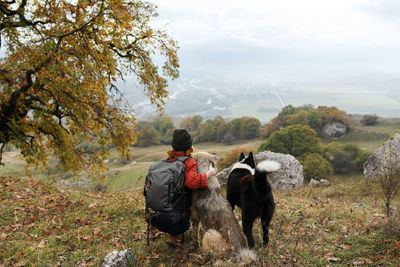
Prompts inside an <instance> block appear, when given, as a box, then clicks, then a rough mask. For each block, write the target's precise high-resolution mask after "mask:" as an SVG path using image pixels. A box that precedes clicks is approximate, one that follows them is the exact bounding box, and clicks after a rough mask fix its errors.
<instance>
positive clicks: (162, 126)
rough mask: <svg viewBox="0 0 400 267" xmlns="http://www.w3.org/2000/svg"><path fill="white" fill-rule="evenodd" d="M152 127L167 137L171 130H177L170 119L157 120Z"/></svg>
mask: <svg viewBox="0 0 400 267" xmlns="http://www.w3.org/2000/svg"><path fill="white" fill-rule="evenodd" d="M152 125H153V127H154V129H156V130H157V132H159V133H160V134H161V135H162V136H165V134H166V133H167V131H168V130H169V129H174V128H175V127H174V122H173V121H172V119H171V118H170V117H161V118H157V119H155V120H154V121H153V123H152Z"/></svg>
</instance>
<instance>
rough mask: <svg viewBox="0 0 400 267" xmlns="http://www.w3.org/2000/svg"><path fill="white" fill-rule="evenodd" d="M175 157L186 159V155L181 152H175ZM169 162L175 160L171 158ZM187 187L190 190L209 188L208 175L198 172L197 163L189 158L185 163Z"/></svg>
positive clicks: (173, 154)
mask: <svg viewBox="0 0 400 267" xmlns="http://www.w3.org/2000/svg"><path fill="white" fill-rule="evenodd" d="M172 156H174V157H184V153H183V152H181V151H178V152H173V153H172ZM169 160H173V158H170V159H169ZM185 167H186V172H185V187H186V188H188V189H190V190H195V189H199V188H200V189H205V188H207V175H206V174H205V173H198V172H197V162H196V160H195V159H193V158H188V159H187V160H186V161H185Z"/></svg>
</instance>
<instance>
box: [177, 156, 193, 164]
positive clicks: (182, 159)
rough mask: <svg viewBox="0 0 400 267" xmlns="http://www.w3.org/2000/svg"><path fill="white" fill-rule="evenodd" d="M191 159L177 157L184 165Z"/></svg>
mask: <svg viewBox="0 0 400 267" xmlns="http://www.w3.org/2000/svg"><path fill="white" fill-rule="evenodd" d="M188 158H190V157H176V159H177V160H179V161H180V162H182V163H185V161H186V160H187V159H188Z"/></svg>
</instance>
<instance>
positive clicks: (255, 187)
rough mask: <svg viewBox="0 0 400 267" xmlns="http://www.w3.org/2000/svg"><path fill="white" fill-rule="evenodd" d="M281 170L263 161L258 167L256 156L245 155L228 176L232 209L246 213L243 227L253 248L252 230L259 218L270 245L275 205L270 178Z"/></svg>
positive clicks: (275, 164)
mask: <svg viewBox="0 0 400 267" xmlns="http://www.w3.org/2000/svg"><path fill="white" fill-rule="evenodd" d="M279 168H280V164H279V163H278V162H275V161H263V162H261V163H259V164H257V166H255V163H254V158H253V153H252V152H250V154H249V156H248V157H247V158H246V157H245V156H244V154H243V153H241V154H240V157H239V162H237V163H235V164H234V165H233V167H232V169H231V172H230V174H229V176H228V184H227V199H228V201H229V203H230V204H231V206H232V209H234V208H235V205H237V206H239V207H241V209H242V227H243V231H244V233H245V235H246V237H247V243H248V245H249V247H250V248H253V247H254V239H253V235H252V229H253V223H254V220H255V219H256V218H258V217H261V225H262V229H263V245H265V246H266V245H267V244H268V241H269V235H268V229H269V224H270V222H271V219H272V216H273V214H274V210H275V202H274V197H273V195H272V188H271V185H270V183H269V182H268V179H267V176H268V173H270V172H273V171H276V170H278V169H279Z"/></svg>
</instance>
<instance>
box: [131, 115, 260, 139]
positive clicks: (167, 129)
mask: <svg viewBox="0 0 400 267" xmlns="http://www.w3.org/2000/svg"><path fill="white" fill-rule="evenodd" d="M137 126H138V130H139V136H138V138H137V142H136V145H137V146H139V147H145V146H151V145H160V144H171V141H172V133H173V131H174V129H175V128H176V127H175V126H174V121H173V119H172V118H171V117H159V118H156V119H154V120H151V121H140V122H138V123H137ZM179 127H180V128H186V129H188V130H189V131H190V132H191V134H192V135H193V141H194V143H201V142H217V143H223V144H232V143H234V142H235V141H237V140H249V139H256V138H259V137H260V136H261V131H262V125H261V122H260V121H259V120H258V119H257V118H253V117H247V116H244V117H241V118H235V119H232V120H228V119H224V118H222V117H221V116H216V117H215V118H213V119H208V120H204V119H203V118H202V117H201V116H200V115H195V116H192V117H186V118H184V119H182V121H181V122H180V123H179Z"/></svg>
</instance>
